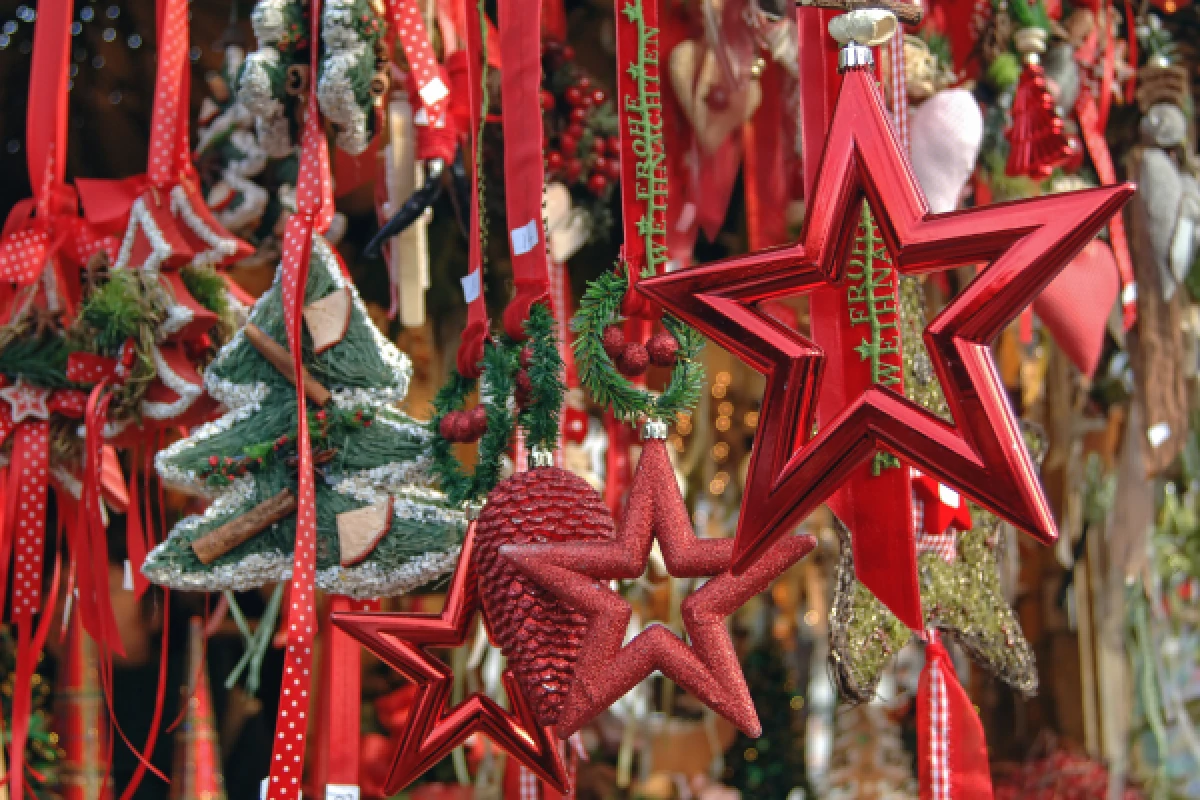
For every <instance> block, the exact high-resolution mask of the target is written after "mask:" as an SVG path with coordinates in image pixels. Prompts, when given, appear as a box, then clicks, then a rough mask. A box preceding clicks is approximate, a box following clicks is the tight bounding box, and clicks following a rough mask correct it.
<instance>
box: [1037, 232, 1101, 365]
mask: <svg viewBox="0 0 1200 800" xmlns="http://www.w3.org/2000/svg"><path fill="white" fill-rule="evenodd" d="M1120 289H1121V286H1120V278H1119V273H1118V272H1117V261H1116V259H1115V258H1114V257H1113V252H1112V248H1110V247H1109V246H1108V244H1107V243H1105V242H1102V241H1101V240H1099V239H1093V240H1092V241H1091V242H1089V243H1088V245H1087V246H1086V247H1084V248H1083V252H1081V253H1080V254H1079V255H1077V256H1076V257H1075V260H1074V261H1072V262H1071V263H1070V264H1069V265H1067V268H1066V269H1064V270H1063V271H1062V272H1061V273H1060V274H1059V276H1058V277H1057V278H1055V279H1054V280H1053V281H1052V282H1051V283H1050V285H1049V286H1047V287H1046V288H1045V290H1043V291H1042V294H1041V296H1039V297H1038V298H1037V299H1036V300H1034V301H1033V311H1034V313H1035V314H1037V315H1038V317H1040V318H1041V320H1042V322H1044V323H1045V324H1046V327H1047V328H1048V329H1049V330H1050V335H1051V336H1053V337H1054V341H1056V342H1058V346H1059V347H1061V348H1062V349H1063V352H1064V353H1066V355H1067V358H1069V359H1071V362H1072V363H1073V364H1074V365H1075V366H1077V367H1079V371H1080V372H1082V373H1083V374H1084V375H1087V376H1089V377H1090V376H1091V374H1092V373H1093V372H1095V371H1096V363H1097V362H1098V361H1099V360H1100V351H1101V350H1102V349H1103V348H1104V328H1105V326H1106V325H1107V324H1108V315H1109V313H1110V312H1111V311H1112V307H1113V303H1115V302H1116V301H1117V293H1118V292H1119V291H1120Z"/></svg>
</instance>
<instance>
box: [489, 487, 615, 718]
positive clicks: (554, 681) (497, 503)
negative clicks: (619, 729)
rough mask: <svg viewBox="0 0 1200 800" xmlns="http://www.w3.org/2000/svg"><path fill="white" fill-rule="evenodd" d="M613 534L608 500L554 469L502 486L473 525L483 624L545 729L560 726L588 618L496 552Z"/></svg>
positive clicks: (490, 495) (492, 494)
mask: <svg viewBox="0 0 1200 800" xmlns="http://www.w3.org/2000/svg"><path fill="white" fill-rule="evenodd" d="M615 535H616V532H615V529H614V526H613V519H612V515H611V514H610V513H609V510H608V507H607V506H606V505H605V504H604V500H603V498H601V497H600V495H598V494H597V493H596V491H595V490H594V489H592V488H591V487H590V486H588V484H587V483H586V482H585V481H584V480H583V479H582V478H580V477H578V476H577V475H574V474H573V473H570V472H567V471H566V470H563V469H558V468H557V467H539V468H536V469H532V470H529V471H528V472H520V473H517V474H516V475H513V476H512V477H511V478H509V479H508V480H506V481H504V482H503V483H501V484H500V485H499V486H497V487H496V488H495V489H493V490H492V492H491V494H489V495H488V499H487V504H486V505H485V506H484V508H483V512H482V513H481V514H480V515H479V520H478V521H477V522H476V523H475V537H476V538H475V541H476V572H477V574H478V576H479V594H480V599H481V601H482V604H483V613H484V618H485V619H486V620H487V625H488V629H489V631H490V632H491V635H492V641H494V642H496V643H497V644H498V645H499V646H500V649H501V651H502V652H503V653H504V655H505V657H506V658H507V659H508V665H509V667H510V668H511V669H512V671H513V674H514V675H515V676H516V678H517V681H518V683H519V684H520V686H521V689H522V691H523V692H524V693H525V698H526V699H527V700H528V701H529V704H530V705H531V706H532V707H533V712H534V715H535V716H536V717H537V719H538V722H539V723H540V724H542V725H545V726H553V725H555V724H556V723H557V722H558V717H559V714H560V712H561V711H562V704H563V701H564V700H565V699H566V696H567V691H568V690H569V689H570V687H571V681H572V679H573V677H574V672H575V661H576V659H577V658H578V657H579V650H580V647H581V645H582V639H583V636H584V634H585V633H586V631H587V618H586V617H585V616H583V615H582V614H579V613H577V612H575V611H574V610H573V609H571V608H570V607H569V606H566V605H564V604H563V603H562V602H561V601H559V600H556V599H555V598H554V596H553V595H551V594H550V593H549V592H548V591H547V590H545V589H544V588H542V587H541V586H538V585H537V584H535V583H533V582H532V581H531V580H529V578H527V577H525V576H524V575H523V574H521V573H520V572H518V571H517V570H516V569H514V568H513V567H512V566H511V565H510V564H509V563H508V562H506V561H504V560H503V559H500V558H498V557H497V551H498V550H499V549H500V547H501V546H502V545H506V544H535V543H547V544H548V543H563V542H589V541H604V540H608V539H612V538H613V537H614V536H615Z"/></svg>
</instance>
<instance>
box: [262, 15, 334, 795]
mask: <svg viewBox="0 0 1200 800" xmlns="http://www.w3.org/2000/svg"><path fill="white" fill-rule="evenodd" d="M308 13H309V14H310V20H311V24H312V41H314V42H317V41H320V38H319V36H320V27H319V20H320V18H321V8H320V0H312V2H311V3H310V5H309V10H308ZM317 50H318V48H316V47H314V48H312V52H313V57H312V65H311V66H312V74H313V75H315V74H316V73H317ZM316 83H317V82H316V81H309V93H308V102H307V107H306V109H305V118H304V133H303V137H302V139H301V149H300V177H299V181H298V182H297V187H296V213H295V214H293V215H292V216H291V218H290V219H288V222H287V230H286V231H285V233H284V244H283V265H282V267H281V282H282V285H283V313H284V321H285V323H286V326H287V338H288V347H289V349H290V350H291V352H292V361H293V366H294V368H295V380H294V381H293V382H294V383H295V384H296V405H297V408H298V409H301V410H303V409H304V407H305V403H306V398H305V395H304V366H303V363H302V358H301V357H302V354H303V352H304V350H303V339H302V336H303V325H302V319H303V316H302V312H303V308H304V289H305V285H306V284H307V283H308V266H309V257H310V255H311V253H312V243H313V235H314V233H315V232H316V231H324V230H326V229H327V228H328V227H329V223H330V221H331V219H332V217H333V197H332V194H331V192H332V186H331V183H332V182H331V179H330V172H329V149H328V147H327V145H326V142H325V134H324V131H323V130H322V128H321V115H320V111H319V106H318V105H317V95H316ZM296 427H297V441H296V451H297V454H298V456H299V460H300V463H299V467H298V470H297V472H298V477H297V493H296V494H297V501H296V550H295V555H294V558H293V562H292V584H291V591H290V592H289V598H290V603H291V606H290V608H289V609H288V616H287V637H288V643H287V652H286V654H285V656H284V672H283V686H282V687H281V690H280V695H279V715H278V716H277V717H276V720H275V743H274V747H273V748H272V752H271V774H270V776H269V779H268V783H267V798H268V800H300V798H301V788H302V784H301V780H302V778H303V770H304V749H305V744H306V742H305V730H306V728H307V726H308V710H309V701H310V699H311V698H310V693H309V690H310V685H311V682H312V680H311V676H312V660H313V659H312V646H313V638H314V633H315V631H316V622H317V620H316V603H315V594H316V590H315V586H314V585H315V578H316V562H317V516H316V494H315V487H314V485H313V464H312V445H311V442H310V440H309V431H308V415H307V414H305V413H299V414H297V426H296Z"/></svg>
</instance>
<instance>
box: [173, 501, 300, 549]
mask: <svg viewBox="0 0 1200 800" xmlns="http://www.w3.org/2000/svg"><path fill="white" fill-rule="evenodd" d="M294 513H296V496H295V495H294V494H292V490H291V489H284V490H283V491H281V492H280V493H279V494H277V495H275V496H274V497H272V498H271V499H269V500H264V501H263V502H261V503H259V504H258V505H256V506H255V507H254V508H252V509H250V510H249V511H247V512H246V513H245V514H242V515H241V516H240V517H236V518H234V519H231V520H229V522H226V523H225V524H224V525H222V526H221V527H219V528H215V529H213V530H211V531H209V532H208V533H206V534H204V535H203V536H201V537H200V538H199V539H196V540H195V541H194V542H192V550H193V551H195V553H196V558H198V559H200V563H202V564H211V563H213V562H214V561H216V560H217V559H218V558H220V557H221V556H223V555H225V554H226V553H228V552H229V551H230V550H232V549H233V548H235V547H237V546H238V545H239V544H242V543H243V542H246V541H249V540H250V539H253V538H254V537H255V536H257V535H258V534H260V533H262V532H263V531H265V530H266V529H267V528H269V527H271V526H272V525H274V524H275V523H276V522H279V520H281V519H283V518H284V517H286V516H288V515H289V514H294Z"/></svg>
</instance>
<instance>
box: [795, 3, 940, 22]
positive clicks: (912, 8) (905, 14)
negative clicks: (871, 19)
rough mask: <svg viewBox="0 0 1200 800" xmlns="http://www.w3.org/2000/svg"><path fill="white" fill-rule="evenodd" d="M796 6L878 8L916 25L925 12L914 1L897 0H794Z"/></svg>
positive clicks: (853, 9) (848, 9)
mask: <svg viewBox="0 0 1200 800" xmlns="http://www.w3.org/2000/svg"><path fill="white" fill-rule="evenodd" d="M796 5H798V6H815V7H816V8H833V9H837V10H838V11H861V10H866V9H871V8H880V9H883V10H884V11H890V12H892V13H893V14H895V15H896V19H898V20H900V21H901V22H903V23H904V24H905V25H916V24H918V23H919V22H920V21H921V18H922V17H923V16H924V14H925V12H924V11H923V10H922V9H921V7H920V6H919V5H916V4H915V3H901V2H897V0H796Z"/></svg>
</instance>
